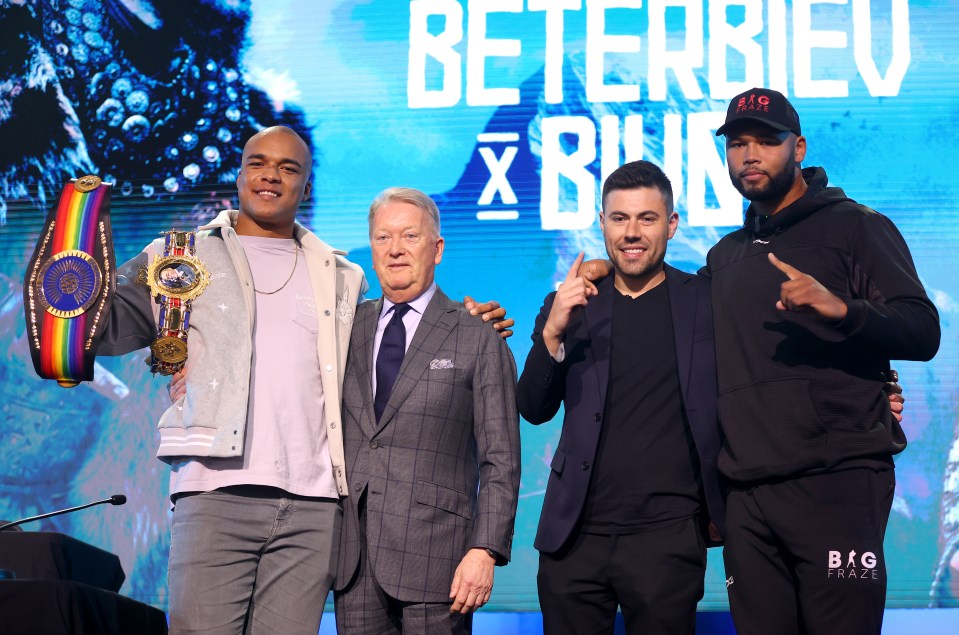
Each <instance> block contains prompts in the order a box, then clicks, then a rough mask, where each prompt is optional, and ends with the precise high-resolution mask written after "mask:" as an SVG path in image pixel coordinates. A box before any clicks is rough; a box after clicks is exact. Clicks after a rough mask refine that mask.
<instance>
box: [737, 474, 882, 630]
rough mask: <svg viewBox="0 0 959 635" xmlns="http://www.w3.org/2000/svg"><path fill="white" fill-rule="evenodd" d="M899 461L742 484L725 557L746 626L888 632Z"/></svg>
mask: <svg viewBox="0 0 959 635" xmlns="http://www.w3.org/2000/svg"><path fill="white" fill-rule="evenodd" d="M895 487H896V482H895V471H894V470H893V469H888V470H884V471H875V470H872V469H867V468H855V469H846V470H842V471H836V472H829V473H823V474H816V475H810V476H802V477H798V478H792V479H788V480H784V481H778V482H770V483H763V484H752V485H750V486H749V487H740V488H734V489H732V490H731V491H730V492H729V495H728V497H727V500H726V543H725V548H724V550H723V559H724V562H725V566H726V588H727V591H728V593H729V607H730V611H731V613H732V617H733V622H734V623H735V625H736V630H737V632H738V634H739V635H773V634H774V635H799V634H810V635H834V634H836V633H842V634H843V635H857V634H861V635H879V633H880V631H881V628H882V616H883V609H884V605H885V599H886V562H885V558H884V555H883V546H882V542H883V537H884V536H885V532H886V522H887V521H888V520H889V512H890V509H891V507H892V499H893V494H894V492H895Z"/></svg>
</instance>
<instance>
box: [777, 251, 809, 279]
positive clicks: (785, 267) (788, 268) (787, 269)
mask: <svg viewBox="0 0 959 635" xmlns="http://www.w3.org/2000/svg"><path fill="white" fill-rule="evenodd" d="M769 262H771V263H772V264H773V266H774V267H776V269H779V270H780V271H782V272H783V273H784V274H786V277H787V278H789V279H790V280H795V279H796V278H799V277H800V276H802V275H803V274H802V271H800V270H799V269H796V268H795V267H793V266H792V265H789V264H786V263H785V262H783V261H782V260H780V259H779V258H777V257H776V254H774V253H773V252H771V251H770V252H769Z"/></svg>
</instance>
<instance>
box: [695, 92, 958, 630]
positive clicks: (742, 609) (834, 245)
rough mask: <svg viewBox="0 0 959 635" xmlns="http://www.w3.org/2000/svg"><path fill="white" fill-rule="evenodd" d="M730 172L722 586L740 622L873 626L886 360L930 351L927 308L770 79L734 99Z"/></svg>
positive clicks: (893, 437) (898, 447) (879, 565)
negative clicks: (819, 159) (811, 150)
mask: <svg viewBox="0 0 959 635" xmlns="http://www.w3.org/2000/svg"><path fill="white" fill-rule="evenodd" d="M716 134H717V135H725V137H726V152H727V162H728V165H729V175H730V178H731V179H732V182H733V184H734V185H735V186H736V188H737V189H738V190H739V191H740V193H742V195H743V196H744V197H745V198H746V199H748V200H749V201H750V202H751V204H750V206H749V209H748V210H747V212H746V220H745V223H744V226H743V228H742V229H740V230H737V231H735V232H733V233H731V234H729V235H727V236H726V237H724V238H723V239H722V240H720V241H719V243H718V244H717V245H716V246H715V247H713V248H712V249H711V250H710V252H709V254H708V256H707V264H706V267H704V268H703V270H702V271H701V272H700V273H701V274H702V275H707V276H709V277H711V278H712V297H713V311H714V324H715V335H716V357H717V365H718V369H719V395H720V396H719V411H720V420H721V422H722V427H723V432H724V434H725V445H724V447H723V449H722V451H721V453H720V455H719V469H720V471H721V472H722V474H723V475H724V476H726V477H727V479H728V480H729V483H730V486H731V488H730V492H729V495H728V498H727V512H726V513H727V519H726V526H727V530H726V546H725V551H724V559H725V565H726V575H727V580H726V586H727V589H728V591H729V602H730V609H731V612H732V616H733V620H734V622H735V624H736V628H737V630H738V632H739V633H740V635H750V634H754V633H755V634H762V635H766V634H768V633H776V634H780V635H782V634H789V633H876V634H878V633H879V632H880V629H881V625H882V615H883V608H884V602H885V591H886V566H885V559H884V555H883V546H882V543H883V536H884V533H885V529H886V522H887V520H888V518H889V512H890V507H891V505H892V500H893V493H894V491H895V474H894V464H893V459H892V457H893V455H895V454H898V453H899V452H901V451H902V450H903V449H904V448H905V446H906V438H905V435H904V434H903V431H902V428H901V427H900V426H899V423H898V422H897V421H896V419H895V418H894V417H893V415H892V414H891V412H890V408H889V402H888V400H887V398H886V396H885V395H884V394H883V383H884V382H885V381H886V379H887V375H888V370H889V361H890V359H911V360H923V361H926V360H929V359H931V358H932V357H933V355H935V353H936V351H937V349H938V347H939V338H940V329H939V317H938V313H937V312H936V309H935V307H934V306H933V304H932V302H930V300H929V298H928V297H927V295H926V292H925V290H924V289H923V287H922V284H921V283H920V281H919V277H918V275H917V274H916V269H915V266H914V265H913V262H912V257H911V256H910V254H909V249H908V247H907V246H906V243H905V241H904V240H903V238H902V236H901V235H900V233H899V231H898V230H897V229H896V227H895V226H894V225H893V224H892V222H891V221H890V220H889V219H887V218H886V217H885V216H882V215H881V214H879V213H877V212H875V211H873V210H871V209H869V208H867V207H864V206H862V205H859V204H858V203H856V202H855V201H853V200H852V199H850V198H848V197H847V196H846V195H845V194H844V193H843V191H842V190H841V189H839V188H836V187H827V186H826V183H827V179H826V173H825V171H824V170H823V169H822V168H819V167H813V168H806V169H802V168H801V167H800V163H801V162H802V160H803V158H804V157H805V153H806V139H805V138H804V137H803V136H802V133H801V129H800V124H799V115H798V114H797V113H796V111H795V109H794V108H793V107H792V105H791V104H790V103H789V102H788V101H787V100H786V98H785V97H784V96H783V95H781V94H780V93H778V92H775V91H772V90H766V89H760V88H754V89H751V90H748V91H746V92H745V93H743V94H741V95H738V96H737V97H735V98H733V100H732V102H731V103H730V105H729V109H728V112H727V115H726V122H725V124H724V125H723V126H722V127H720V128H719V130H718V131H717V133H716Z"/></svg>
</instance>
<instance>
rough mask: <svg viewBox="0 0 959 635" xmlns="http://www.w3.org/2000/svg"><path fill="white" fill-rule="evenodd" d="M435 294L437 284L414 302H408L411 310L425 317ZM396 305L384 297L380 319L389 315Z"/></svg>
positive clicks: (414, 299) (431, 286) (413, 300)
mask: <svg viewBox="0 0 959 635" xmlns="http://www.w3.org/2000/svg"><path fill="white" fill-rule="evenodd" d="M435 293H436V282H433V283H432V284H431V285H430V286H429V288H428V289H427V290H426V291H424V292H423V293H421V294H420V295H418V296H417V297H415V298H413V299H412V300H410V301H409V302H407V304H408V305H410V308H411V309H413V310H414V311H416V312H417V313H419V314H420V315H423V313H424V312H425V311H426V307H427V305H429V303H430V300H432V299H433V294H435ZM394 304H396V303H395V302H391V301H390V300H389V299H388V298H387V297H386V296H385V295H384V296H383V307H382V309H381V310H380V317H381V318H382V317H383V316H385V315H386V314H387V313H389V312H390V309H392V308H393V305H394Z"/></svg>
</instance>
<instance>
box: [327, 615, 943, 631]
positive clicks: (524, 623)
mask: <svg viewBox="0 0 959 635" xmlns="http://www.w3.org/2000/svg"><path fill="white" fill-rule="evenodd" d="M542 632H543V618H542V616H541V615H540V614H539V613H487V612H484V611H480V612H479V613H477V614H476V617H475V618H474V620H473V633H474V634H475V635H531V634H534V633H542ZM625 632H626V631H625V630H624V629H623V621H622V616H619V617H618V618H617V620H616V630H615V632H614V635H620V634H623V635H625ZM735 632H736V631H735V630H734V629H733V623H732V620H731V619H730V617H729V613H726V612H708V613H700V614H699V615H698V616H697V619H696V633H697V634H698V635H734V634H735ZM335 633H336V624H335V620H334V619H333V614H332V612H330V613H327V614H326V615H325V616H324V618H323V625H322V626H321V627H320V635H335ZM882 633H883V635H916V633H924V634H925V635H939V634H940V633H959V609H888V610H886V616H885V618H884V620H883V627H882Z"/></svg>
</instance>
